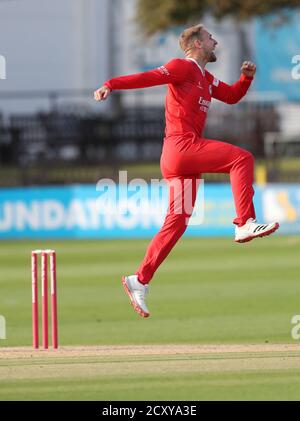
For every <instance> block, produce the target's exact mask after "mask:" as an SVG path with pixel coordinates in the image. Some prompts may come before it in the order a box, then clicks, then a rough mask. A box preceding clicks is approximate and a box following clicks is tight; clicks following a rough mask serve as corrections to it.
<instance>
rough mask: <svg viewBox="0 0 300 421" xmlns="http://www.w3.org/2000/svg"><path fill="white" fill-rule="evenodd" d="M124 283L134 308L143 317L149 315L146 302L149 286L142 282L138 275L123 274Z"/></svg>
mask: <svg viewBox="0 0 300 421" xmlns="http://www.w3.org/2000/svg"><path fill="white" fill-rule="evenodd" d="M122 284H123V287H124V289H125V292H126V294H127V295H128V297H129V298H130V301H131V304H132V306H133V308H134V310H135V311H136V312H137V313H139V315H140V316H142V317H149V316H150V313H149V310H148V308H147V305H146V302H145V299H146V295H147V294H148V290H149V286H148V285H143V284H141V283H140V282H139V280H138V277H137V275H131V276H123V278H122Z"/></svg>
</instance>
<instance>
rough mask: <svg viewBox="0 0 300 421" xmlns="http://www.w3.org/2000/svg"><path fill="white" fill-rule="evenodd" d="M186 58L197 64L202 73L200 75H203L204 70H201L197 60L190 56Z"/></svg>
mask: <svg viewBox="0 0 300 421" xmlns="http://www.w3.org/2000/svg"><path fill="white" fill-rule="evenodd" d="M186 60H191V61H193V62H194V63H195V64H197V66H198V67H199V69H200V70H201V73H202V75H203V76H205V70H203V69H202V67H201V66H200V64H199V63H198V62H197V60H195V59H194V58H192V57H187V59H186Z"/></svg>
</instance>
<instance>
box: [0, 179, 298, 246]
mask: <svg viewBox="0 0 300 421" xmlns="http://www.w3.org/2000/svg"><path fill="white" fill-rule="evenodd" d="M202 190H204V200H203V194H202V193H201V192H200V193H198V196H197V201H196V206H195V208H196V210H195V213H194V214H193V217H192V218H191V223H190V226H189V227H188V229H187V231H186V234H185V235H187V236H225V235H233V232H234V225H233V224H232V220H233V219H234V217H235V209H234V203H233V198H232V192H231V187H230V185H229V184H206V185H205V187H204V189H202ZM126 192H127V186H122V185H116V188H115V190H113V189H111V190H109V191H108V190H107V191H104V190H103V191H99V189H98V190H97V189H96V187H95V185H78V186H76V185H75V186H62V187H36V188H35V187H32V188H5V189H0V239H18V238H19V239H21V238H32V239H35V238H36V239H47V238H49V239H51V238H70V239H71V238H146V237H151V236H153V235H154V234H155V233H156V232H157V231H158V230H159V228H160V227H161V225H162V223H163V220H164V216H165V213H166V210H167V202H168V192H167V188H166V186H161V187H160V191H159V192H158V191H154V189H153V187H152V186H151V185H149V184H148V185H147V184H146V183H145V185H144V187H143V188H142V189H141V192H142V195H139V197H138V199H137V197H134V196H136V195H134V194H131V195H128V196H126ZM126 197H127V199H126ZM115 198H116V200H115ZM125 199H126V200H125ZM114 204H115V205H116V206H115V207H114ZM203 204H204V206H203ZM255 207H256V212H257V218H258V220H259V221H264V222H268V221H271V220H278V221H279V222H280V224H281V229H280V232H281V233H293V234H295V233H298V234H300V185H285V184H282V185H274V186H272V185H268V186H266V187H264V188H256V194H255Z"/></svg>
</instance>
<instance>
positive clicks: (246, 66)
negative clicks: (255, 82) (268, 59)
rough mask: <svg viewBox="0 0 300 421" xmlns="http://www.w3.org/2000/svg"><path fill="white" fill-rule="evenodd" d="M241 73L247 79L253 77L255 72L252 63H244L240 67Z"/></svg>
mask: <svg viewBox="0 0 300 421" xmlns="http://www.w3.org/2000/svg"><path fill="white" fill-rule="evenodd" d="M241 72H242V73H243V74H244V75H245V76H247V77H253V76H254V75H255V72H256V66H255V64H254V63H252V61H244V63H243V64H242V67H241Z"/></svg>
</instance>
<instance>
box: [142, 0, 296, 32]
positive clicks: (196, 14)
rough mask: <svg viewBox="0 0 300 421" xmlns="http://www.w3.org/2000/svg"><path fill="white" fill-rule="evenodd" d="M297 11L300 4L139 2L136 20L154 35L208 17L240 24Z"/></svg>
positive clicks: (289, 0) (275, 0)
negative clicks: (266, 16)
mask: <svg viewBox="0 0 300 421" xmlns="http://www.w3.org/2000/svg"><path fill="white" fill-rule="evenodd" d="M294 8H300V0H268V1H262V0H138V12H137V19H138V21H139V23H140V24H141V26H142V28H143V29H144V32H145V34H147V35H152V34H154V33H156V32H158V31H160V30H165V29H167V28H169V27H171V26H173V25H180V24H187V23H189V22H190V23H191V24H193V23H195V22H197V21H199V19H201V18H202V17H203V15H204V14H205V13H210V14H211V15H213V16H214V17H215V18H217V19H222V18H223V17H226V16H231V17H234V18H236V20H237V21H239V20H247V19H250V18H252V17H255V16H265V15H268V14H270V13H274V12H278V13H281V14H284V11H285V10H287V9H294Z"/></svg>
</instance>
